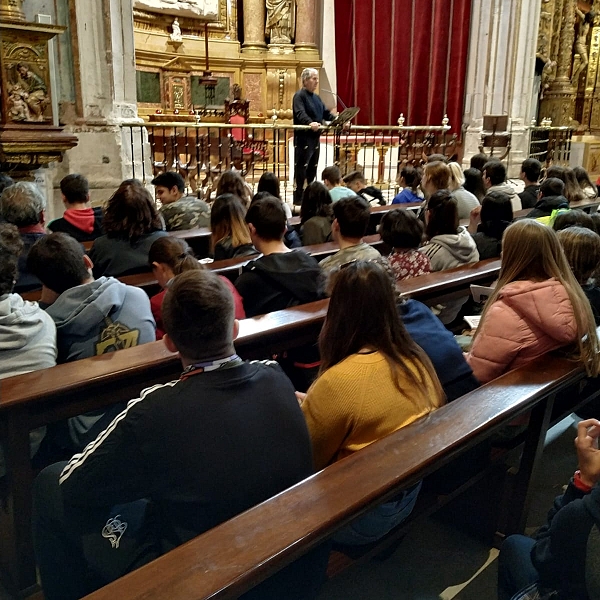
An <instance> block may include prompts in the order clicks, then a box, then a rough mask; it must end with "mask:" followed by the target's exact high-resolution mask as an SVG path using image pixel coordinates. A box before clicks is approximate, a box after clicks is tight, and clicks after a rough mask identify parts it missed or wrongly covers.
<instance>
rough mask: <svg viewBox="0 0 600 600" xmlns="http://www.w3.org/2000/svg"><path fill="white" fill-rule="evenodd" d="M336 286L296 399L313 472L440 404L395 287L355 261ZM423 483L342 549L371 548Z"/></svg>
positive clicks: (346, 535)
mask: <svg viewBox="0 0 600 600" xmlns="http://www.w3.org/2000/svg"><path fill="white" fill-rule="evenodd" d="M334 277H335V278H334V280H333V288H332V292H331V300H330V303H329V310H328V312H327V319H326V321H325V325H324V326H323V330H322V332H321V336H320V340H319V348H320V351H321V369H320V372H319V377H318V378H317V380H316V381H315V382H314V383H313V385H312V386H311V387H310V389H309V390H308V392H307V394H306V395H305V396H304V395H302V394H298V396H299V399H300V401H301V402H302V410H303V412H304V416H305V418H306V422H307V425H308V429H309V432H310V435H311V439H312V443H313V453H314V461H315V466H316V468H317V469H322V468H323V467H326V466H327V465H329V464H331V463H333V462H335V461H337V460H340V459H342V458H344V457H346V456H349V455H350V454H352V453H353V452H356V451H357V450H360V449H362V448H364V447H365V446H368V445H369V444H371V443H372V442H375V441H377V440H379V439H381V438H383V437H385V436H387V435H389V434H390V433H393V432H394V431H397V430H398V429H400V428H402V427H404V426H405V425H408V424H409V423H412V422H413V421H416V420H417V419H418V418H419V417H422V416H423V415H426V414H427V413H429V412H431V411H432V410H435V409H436V408H438V407H439V406H441V405H442V404H443V403H444V395H443V391H442V388H441V385H440V382H439V380H438V378H437V376H436V374H435V371H434V369H433V366H432V364H431V362H430V360H429V358H428V357H427V356H426V354H425V353H424V352H423V350H421V348H420V347H419V346H417V344H415V343H414V342H413V341H412V339H411V338H410V337H409V335H408V333H407V332H406V329H405V328H404V325H403V324H402V321H401V320H400V318H399V317H398V312H397V308H396V293H395V288H394V280H393V278H392V276H391V275H390V274H389V273H388V271H387V270H386V269H385V267H383V266H382V265H381V264H380V263H378V262H364V261H356V262H352V263H349V264H348V266H347V267H346V268H343V269H341V270H340V271H339V272H338V273H337V274H336V275H335V276H334ZM419 489H420V483H419V484H417V485H415V486H413V487H412V488H411V489H409V490H406V491H405V492H403V493H401V494H400V495H399V496H398V497H397V498H395V499H394V500H393V501H391V502H387V503H385V504H383V505H381V506H378V507H377V508H376V509H374V510H373V511H371V512H369V513H367V515H365V516H363V517H361V518H360V519H358V520H357V521H355V522H353V523H351V524H350V525H349V526H348V527H347V528H346V529H344V530H342V531H341V532H340V533H339V534H338V535H337V536H336V537H335V540H336V541H338V542H340V543H344V544H353V545H356V544H365V543H369V542H373V541H375V540H377V539H379V538H380V537H382V536H383V535H385V534H386V533H387V532H388V531H390V530H391V529H392V528H393V527H395V526H396V525H397V524H399V523H400V522H401V521H403V520H404V519H405V518H406V517H407V516H408V515H409V514H410V512H411V510H412V508H413V507H414V504H415V502H416V499H417V494H418V492H419Z"/></svg>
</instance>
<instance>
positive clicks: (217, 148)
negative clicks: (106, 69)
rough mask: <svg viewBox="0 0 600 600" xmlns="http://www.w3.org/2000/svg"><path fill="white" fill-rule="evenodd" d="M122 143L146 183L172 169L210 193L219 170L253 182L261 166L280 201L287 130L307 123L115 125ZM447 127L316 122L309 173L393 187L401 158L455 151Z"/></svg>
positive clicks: (286, 177) (287, 190)
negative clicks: (315, 152)
mask: <svg viewBox="0 0 600 600" xmlns="http://www.w3.org/2000/svg"><path fill="white" fill-rule="evenodd" d="M122 127H123V128H124V129H125V130H129V131H125V132H124V133H125V136H124V138H125V139H126V140H127V141H128V143H129V145H130V167H131V176H132V177H135V178H137V179H140V180H142V181H143V182H144V183H150V181H151V180H152V178H153V177H155V176H156V175H157V174H159V173H161V172H163V171H177V172H179V173H180V174H181V175H182V176H183V177H184V179H185V180H186V183H187V185H188V186H189V188H190V189H191V190H192V191H193V192H197V191H198V190H202V192H203V195H204V196H205V197H210V194H211V192H212V189H213V187H214V183H215V181H216V179H217V178H218V176H219V175H220V173H221V172H222V171H224V170H226V169H230V168H235V169H237V170H238V171H240V172H241V173H242V174H243V175H244V176H245V178H246V181H247V182H248V183H249V184H250V185H251V186H254V185H255V184H256V183H257V182H258V179H259V178H260V175H261V174H262V173H263V172H265V171H272V172H274V173H275V174H276V175H277V176H278V177H279V179H280V181H281V184H282V185H281V192H282V196H283V197H284V198H285V199H288V198H291V195H292V193H293V188H294V185H293V181H294V180H293V170H294V165H293V156H294V131H297V130H302V129H309V127H308V126H302V125H288V124H280V123H278V122H276V121H275V122H274V123H272V124H271V123H269V124H257V125H237V124H235V125H233V124H221V123H198V124H190V123H175V122H173V123H160V124H154V123H146V124H139V123H135V124H133V123H132V124H123V125H122ZM449 130H450V127H449V126H448V125H441V126H423V127H415V126H411V127H400V126H373V127H366V126H352V127H350V128H349V129H340V128H328V127H322V128H321V138H320V143H321V152H320V158H319V167H318V171H317V178H319V177H320V174H321V170H322V168H324V167H325V166H329V165H333V164H337V165H339V167H340V169H341V171H342V174H343V175H345V174H347V173H349V172H350V171H354V170H357V169H358V170H361V171H362V172H363V174H364V176H365V178H366V179H367V181H368V182H369V183H374V184H377V185H379V186H380V187H384V188H389V189H391V190H394V189H396V188H397V187H398V185H397V179H398V174H399V171H400V169H401V168H402V166H404V165H405V164H422V163H423V162H425V161H426V160H427V156H428V155H430V154H434V153H440V154H444V155H445V156H447V157H452V156H454V155H456V154H457V153H458V140H457V136H456V134H450V133H448V132H449Z"/></svg>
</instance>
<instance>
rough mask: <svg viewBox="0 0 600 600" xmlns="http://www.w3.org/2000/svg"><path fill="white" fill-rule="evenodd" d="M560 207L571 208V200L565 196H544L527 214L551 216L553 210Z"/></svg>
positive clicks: (534, 217) (531, 215)
mask: <svg viewBox="0 0 600 600" xmlns="http://www.w3.org/2000/svg"><path fill="white" fill-rule="evenodd" d="M559 208H569V201H568V200H567V199H566V198H565V197H564V196H544V197H543V198H542V199H541V200H540V201H539V202H538V203H537V204H536V205H535V208H534V209H533V210H532V211H531V212H530V213H529V214H528V215H527V218H528V219H538V218H539V217H549V216H550V215H551V214H552V211H553V210H558V209H559Z"/></svg>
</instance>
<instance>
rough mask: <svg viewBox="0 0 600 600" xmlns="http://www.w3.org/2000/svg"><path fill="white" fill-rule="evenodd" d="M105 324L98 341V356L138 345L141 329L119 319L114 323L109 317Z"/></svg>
mask: <svg viewBox="0 0 600 600" xmlns="http://www.w3.org/2000/svg"><path fill="white" fill-rule="evenodd" d="M104 324H105V325H106V327H104V329H101V330H100V336H99V338H98V342H97V343H96V356H99V355H100V354H106V353H107V352H114V351H115V350H123V349H124V348H131V347H132V346H137V345H138V339H139V337H140V330H139V329H129V327H127V326H126V325H123V323H119V322H118V321H117V322H116V323H113V322H112V321H111V319H109V318H108V317H106V318H105V319H104Z"/></svg>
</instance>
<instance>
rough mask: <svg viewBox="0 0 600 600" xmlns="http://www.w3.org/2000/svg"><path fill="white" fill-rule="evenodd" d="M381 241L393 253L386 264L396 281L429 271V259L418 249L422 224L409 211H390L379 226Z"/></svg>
mask: <svg viewBox="0 0 600 600" xmlns="http://www.w3.org/2000/svg"><path fill="white" fill-rule="evenodd" d="M379 233H380V234H381V239H382V240H383V241H384V243H386V244H387V245H388V246H390V247H391V248H393V252H392V253H391V254H390V255H389V256H388V262H389V264H390V266H391V268H392V270H393V272H394V276H395V278H396V281H402V280H403V279H408V278H410V277H418V276H419V275H425V274H427V273H429V272H430V271H431V263H430V261H429V258H428V257H427V256H425V255H424V254H423V253H422V252H419V250H418V248H419V246H420V245H421V243H422V241H423V223H422V222H421V221H419V219H418V218H417V215H415V214H414V213H413V212H412V211H411V210H401V209H396V210H391V211H390V212H388V213H386V214H385V215H383V218H382V219H381V225H380V226H379Z"/></svg>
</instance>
